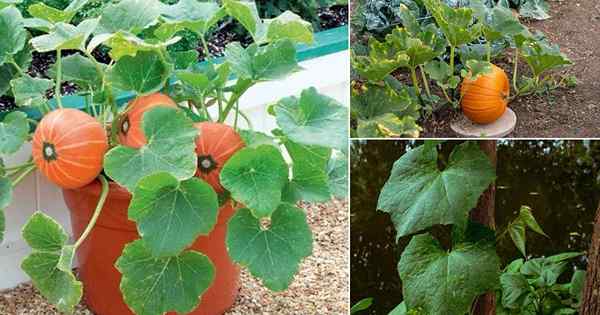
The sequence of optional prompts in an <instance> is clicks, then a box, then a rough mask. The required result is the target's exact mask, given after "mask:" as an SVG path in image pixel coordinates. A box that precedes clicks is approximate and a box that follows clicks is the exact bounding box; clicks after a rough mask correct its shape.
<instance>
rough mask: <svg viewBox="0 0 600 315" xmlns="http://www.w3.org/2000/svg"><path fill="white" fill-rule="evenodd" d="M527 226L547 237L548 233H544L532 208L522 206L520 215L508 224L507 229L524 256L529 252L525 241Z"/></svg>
mask: <svg viewBox="0 0 600 315" xmlns="http://www.w3.org/2000/svg"><path fill="white" fill-rule="evenodd" d="M526 228H529V229H531V230H532V231H534V232H536V233H538V234H540V235H543V236H546V237H547V235H546V233H544V231H543V230H542V228H541V227H540V226H539V224H538V223H537V221H536V220H535V217H534V216H533V213H532V212H531V208H529V207H527V206H521V209H520V210H519V216H518V217H517V218H516V219H514V220H513V221H511V222H510V223H509V224H508V227H507V228H506V229H507V231H508V233H509V234H510V238H511V239H512V240H513V242H514V243H515V246H516V247H517V248H518V249H519V251H520V252H521V253H522V254H523V256H524V257H527V254H526V251H525V243H526V239H525V229H526Z"/></svg>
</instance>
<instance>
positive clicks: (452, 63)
mask: <svg viewBox="0 0 600 315" xmlns="http://www.w3.org/2000/svg"><path fill="white" fill-rule="evenodd" d="M450 75H454V45H450Z"/></svg>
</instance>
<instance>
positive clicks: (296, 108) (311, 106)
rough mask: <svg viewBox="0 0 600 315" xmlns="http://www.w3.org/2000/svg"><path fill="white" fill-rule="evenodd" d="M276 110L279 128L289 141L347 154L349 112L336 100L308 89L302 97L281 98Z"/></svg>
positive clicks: (275, 107)
mask: <svg viewBox="0 0 600 315" xmlns="http://www.w3.org/2000/svg"><path fill="white" fill-rule="evenodd" d="M273 109H274V112H275V118H276V120H277V125H278V126H279V127H280V128H281V130H283V133H284V134H285V135H286V137H288V138H289V139H290V140H292V141H294V142H296V143H298V144H303V145H316V146H322V147H326V148H332V149H337V150H340V151H346V149H347V145H348V143H347V140H346V139H347V138H348V110H347V108H346V107H344V106H343V105H341V104H340V103H338V102H337V101H336V100H334V99H332V98H330V97H328V96H325V95H322V94H319V93H318V92H317V90H316V89H315V88H309V89H306V90H304V91H302V93H301V95H300V98H297V97H295V96H290V97H287V98H283V99H281V100H280V101H279V102H278V103H277V104H275V105H274V107H273Z"/></svg>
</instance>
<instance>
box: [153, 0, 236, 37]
mask: <svg viewBox="0 0 600 315" xmlns="http://www.w3.org/2000/svg"><path fill="white" fill-rule="evenodd" d="M161 17H162V20H163V21H164V23H163V24H161V25H160V26H159V27H158V28H157V29H156V31H154V34H155V35H156V36H157V37H158V38H159V39H161V40H167V39H170V38H171V37H173V35H175V33H177V32H178V31H180V30H182V29H188V30H190V31H193V32H195V33H197V34H198V35H200V36H205V34H206V33H207V32H208V31H209V30H210V28H211V27H213V26H214V25H215V24H217V22H219V20H221V19H222V18H224V17H225V9H224V8H222V7H220V6H219V4H218V3H217V2H215V1H208V2H199V1H197V0H180V1H179V2H177V3H176V4H174V5H170V6H166V7H165V8H164V9H163V12H162V14H161Z"/></svg>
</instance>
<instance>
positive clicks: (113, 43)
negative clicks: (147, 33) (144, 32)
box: [87, 31, 181, 61]
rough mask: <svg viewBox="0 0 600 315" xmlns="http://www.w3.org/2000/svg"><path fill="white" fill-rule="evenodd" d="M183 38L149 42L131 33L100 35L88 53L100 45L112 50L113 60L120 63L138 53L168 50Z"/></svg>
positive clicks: (92, 41)
mask: <svg viewBox="0 0 600 315" xmlns="http://www.w3.org/2000/svg"><path fill="white" fill-rule="evenodd" d="M180 39H181V37H174V38H171V39H169V40H168V41H156V40H153V41H152V42H147V41H145V40H143V39H141V38H139V37H137V36H135V35H133V34H131V33H127V32H124V31H119V32H117V33H113V34H100V35H97V36H95V37H94V38H92V40H91V41H90V43H89V44H88V47H87V51H88V52H91V51H93V50H94V49H95V48H96V47H98V46H99V45H100V44H104V45H106V46H108V47H110V48H111V50H110V52H109V54H110V57H111V58H112V59H114V60H115V61H119V60H120V59H121V58H123V57H124V56H131V57H135V56H136V55H137V53H138V52H141V51H146V52H150V51H152V52H156V53H158V52H159V51H160V50H163V49H165V48H167V46H169V45H172V44H175V43H177V42H178V41H179V40H180Z"/></svg>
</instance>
